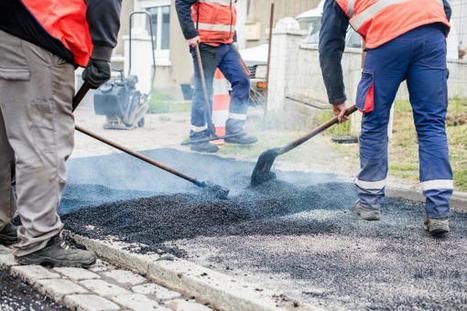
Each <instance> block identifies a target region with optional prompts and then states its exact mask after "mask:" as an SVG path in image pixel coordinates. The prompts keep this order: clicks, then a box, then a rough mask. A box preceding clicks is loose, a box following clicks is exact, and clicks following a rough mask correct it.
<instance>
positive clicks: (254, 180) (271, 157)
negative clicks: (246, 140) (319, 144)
mask: <svg viewBox="0 0 467 311" xmlns="http://www.w3.org/2000/svg"><path fill="white" fill-rule="evenodd" d="M355 111H357V107H356V106H355V105H353V106H351V107H349V108H348V109H347V110H346V111H345V115H346V116H349V115H351V114H352V113H354V112H355ZM336 123H338V120H337V117H334V118H332V119H331V120H329V121H327V122H326V123H323V124H321V125H320V126H318V127H317V128H315V129H314V130H313V131H311V132H310V133H308V134H306V135H305V136H302V137H300V138H299V139H297V140H295V141H293V142H291V143H290V144H288V145H286V146H284V147H282V148H274V149H269V150H266V151H265V152H263V153H262V154H261V155H260V156H259V158H258V161H257V162H256V166H255V169H254V170H253V174H252V175H251V185H252V186H258V185H260V184H262V183H264V182H266V181H268V180H271V179H274V178H276V174H274V173H273V172H271V167H272V165H273V164H274V161H275V160H276V158H277V157H278V156H280V155H282V154H284V153H286V152H289V151H290V150H292V149H294V148H296V147H298V146H300V145H301V144H303V143H304V142H306V141H308V140H309V139H310V138H312V137H314V136H316V135H318V134H319V133H321V132H323V131H325V130H327V129H328V128H330V127H331V126H333V125H334V124H336Z"/></svg>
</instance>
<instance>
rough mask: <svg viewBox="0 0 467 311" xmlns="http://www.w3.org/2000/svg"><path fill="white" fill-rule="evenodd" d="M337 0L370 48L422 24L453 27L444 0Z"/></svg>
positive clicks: (353, 26)
mask: <svg viewBox="0 0 467 311" xmlns="http://www.w3.org/2000/svg"><path fill="white" fill-rule="evenodd" d="M335 1H336V2H337V4H338V5H339V7H340V8H341V9H342V10H343V11H344V13H345V14H346V15H347V17H348V18H349V22H350V25H351V26H352V28H353V29H355V31H357V32H358V33H359V34H360V35H361V36H362V38H363V41H364V44H365V47H367V48H369V49H374V48H377V47H378V46H381V45H383V44H385V43H387V42H389V41H391V40H392V39H394V38H396V37H398V36H400V35H402V34H404V33H407V32H409V31H411V30H413V29H415V28H417V27H420V26H423V25H428V24H433V23H442V24H444V25H445V26H446V28H447V29H449V27H450V25H449V22H448V20H447V17H446V13H445V11H444V5H443V1H442V0H423V1H422V0H335Z"/></svg>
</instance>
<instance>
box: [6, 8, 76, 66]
mask: <svg viewBox="0 0 467 311" xmlns="http://www.w3.org/2000/svg"><path fill="white" fill-rule="evenodd" d="M0 29H1V30H3V31H5V32H8V33H10V34H12V35H14V36H16V37H18V38H21V39H23V40H26V41H28V42H31V43H33V44H35V45H38V46H40V47H42V48H44V49H46V50H48V51H50V52H52V53H53V54H55V55H57V56H59V57H61V58H63V59H64V60H65V61H67V62H69V63H71V64H74V63H75V62H74V57H73V54H72V53H71V51H70V50H68V49H67V48H66V47H65V46H64V45H63V43H62V42H60V40H58V39H55V38H54V37H52V36H51V35H50V34H49V33H48V32H47V31H46V30H45V29H44V27H42V25H41V24H40V23H39V22H38V21H37V20H36V18H35V17H34V16H33V15H32V14H31V12H29V10H28V9H27V8H26V7H25V6H24V5H23V3H22V2H21V1H19V0H0Z"/></svg>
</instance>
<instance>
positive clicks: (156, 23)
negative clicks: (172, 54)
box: [146, 5, 170, 51]
mask: <svg viewBox="0 0 467 311" xmlns="http://www.w3.org/2000/svg"><path fill="white" fill-rule="evenodd" d="M146 10H147V11H148V12H149V14H151V25H148V31H149V30H150V29H149V27H152V33H153V35H154V36H155V39H156V40H155V44H156V50H157V51H161V50H170V5H161V6H154V7H148V8H146Z"/></svg>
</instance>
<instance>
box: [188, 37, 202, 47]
mask: <svg viewBox="0 0 467 311" xmlns="http://www.w3.org/2000/svg"><path fill="white" fill-rule="evenodd" d="M186 42H187V43H188V45H189V46H192V47H196V46H197V45H199V43H200V42H201V39H200V38H199V36H196V37H194V38H192V39H190V40H186Z"/></svg>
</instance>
